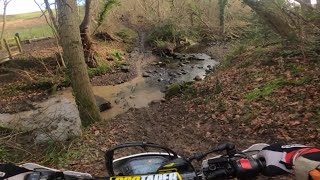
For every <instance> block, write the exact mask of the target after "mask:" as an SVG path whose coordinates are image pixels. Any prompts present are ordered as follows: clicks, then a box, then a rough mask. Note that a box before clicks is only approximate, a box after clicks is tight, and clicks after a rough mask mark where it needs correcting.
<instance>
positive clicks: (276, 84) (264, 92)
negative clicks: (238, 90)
mask: <svg viewBox="0 0 320 180" xmlns="http://www.w3.org/2000/svg"><path fill="white" fill-rule="evenodd" d="M310 81H311V79H310V78H308V77H306V78H303V79H300V80H297V81H294V80H286V79H284V78H277V79H274V80H272V81H270V82H267V83H266V84H265V85H263V86H261V87H257V88H255V89H254V90H252V91H251V92H249V93H247V94H246V95H245V98H246V99H248V100H254V99H257V98H263V97H266V96H268V95H270V94H272V93H273V92H274V91H275V90H276V89H279V88H281V87H283V86H288V85H292V86H301V85H304V84H306V83H308V82H310Z"/></svg>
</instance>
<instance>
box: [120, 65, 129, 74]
mask: <svg viewBox="0 0 320 180" xmlns="http://www.w3.org/2000/svg"><path fill="white" fill-rule="evenodd" d="M121 71H122V72H125V73H127V72H129V71H130V66H127V65H123V66H121Z"/></svg>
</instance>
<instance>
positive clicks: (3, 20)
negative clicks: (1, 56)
mask: <svg viewBox="0 0 320 180" xmlns="http://www.w3.org/2000/svg"><path fill="white" fill-rule="evenodd" d="M11 1H12V0H2V2H3V14H2V29H1V36H0V48H1V49H2V39H3V36H4V32H5V30H6V20H7V7H8V5H9V3H10V2H11Z"/></svg>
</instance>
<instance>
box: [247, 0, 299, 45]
mask: <svg viewBox="0 0 320 180" xmlns="http://www.w3.org/2000/svg"><path fill="white" fill-rule="evenodd" d="M243 2H244V3H245V4H247V5H248V6H249V7H250V8H251V9H252V10H254V11H255V12H256V13H257V14H258V16H259V17H260V18H261V19H263V20H264V21H265V22H266V23H267V24H268V25H269V26H270V27H271V28H272V29H273V30H274V31H275V32H276V33H277V34H279V35H280V36H281V37H283V38H286V39H288V38H290V39H291V38H297V37H298V36H297V32H296V29H295V27H294V26H293V25H292V23H291V22H290V20H291V18H290V17H288V16H287V14H285V13H284V12H283V9H282V8H283V5H284V3H285V1H279V0H263V1H256V0H243ZM281 3H282V4H281Z"/></svg>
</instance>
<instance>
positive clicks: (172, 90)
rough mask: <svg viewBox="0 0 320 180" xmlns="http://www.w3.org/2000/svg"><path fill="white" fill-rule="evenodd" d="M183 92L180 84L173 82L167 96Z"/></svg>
mask: <svg viewBox="0 0 320 180" xmlns="http://www.w3.org/2000/svg"><path fill="white" fill-rule="evenodd" d="M178 94H181V87H180V85H179V84H171V85H170V86H169V88H168V90H167V92H166V97H167V98H170V97H173V96H176V95H178Z"/></svg>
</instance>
